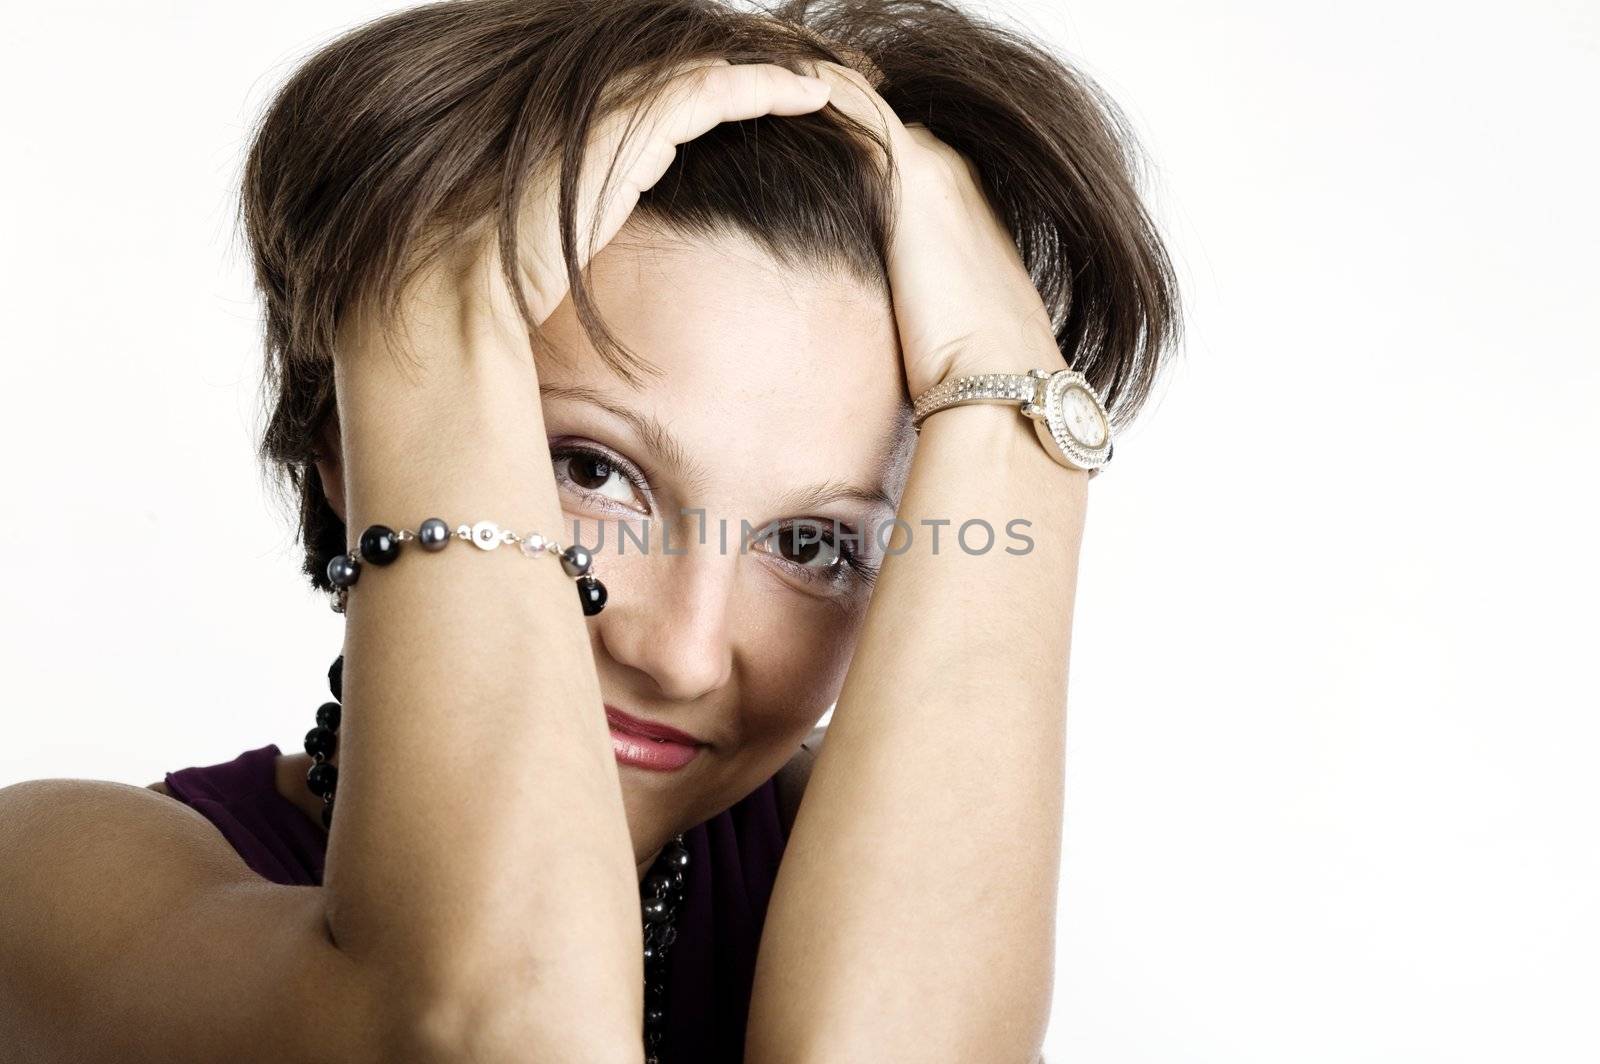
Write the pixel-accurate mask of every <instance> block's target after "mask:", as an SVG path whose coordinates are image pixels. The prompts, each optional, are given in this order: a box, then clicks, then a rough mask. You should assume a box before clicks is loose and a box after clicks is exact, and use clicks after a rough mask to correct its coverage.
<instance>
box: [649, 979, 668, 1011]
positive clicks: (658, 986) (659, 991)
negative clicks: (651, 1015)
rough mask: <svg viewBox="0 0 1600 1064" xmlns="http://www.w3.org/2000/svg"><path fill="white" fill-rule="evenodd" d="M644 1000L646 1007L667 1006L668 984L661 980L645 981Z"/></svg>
mask: <svg viewBox="0 0 1600 1064" xmlns="http://www.w3.org/2000/svg"><path fill="white" fill-rule="evenodd" d="M644 1000H645V1004H646V1005H656V1006H661V1005H665V1004H666V1003H667V984H666V983H663V982H662V981H661V980H659V979H646V980H645V981H644Z"/></svg>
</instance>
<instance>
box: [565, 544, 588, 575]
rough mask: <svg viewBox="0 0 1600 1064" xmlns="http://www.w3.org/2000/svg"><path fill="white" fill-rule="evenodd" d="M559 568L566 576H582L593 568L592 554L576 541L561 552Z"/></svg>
mask: <svg viewBox="0 0 1600 1064" xmlns="http://www.w3.org/2000/svg"><path fill="white" fill-rule="evenodd" d="M561 568H562V569H564V570H566V573H567V575H568V576H583V575H585V574H587V573H588V572H589V571H590V570H591V569H593V568H594V555H592V554H590V553H589V551H588V548H586V547H580V546H578V545H577V544H576V543H574V544H573V545H572V546H570V547H568V548H567V549H566V550H564V551H562V552H561Z"/></svg>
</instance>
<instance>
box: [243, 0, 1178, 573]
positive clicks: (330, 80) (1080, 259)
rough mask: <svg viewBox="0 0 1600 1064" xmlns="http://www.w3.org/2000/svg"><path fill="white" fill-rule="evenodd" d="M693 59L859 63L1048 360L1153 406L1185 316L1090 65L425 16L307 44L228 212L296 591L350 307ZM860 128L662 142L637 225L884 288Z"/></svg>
mask: <svg viewBox="0 0 1600 1064" xmlns="http://www.w3.org/2000/svg"><path fill="white" fill-rule="evenodd" d="M711 57H726V58H727V59H729V60H731V61H732V62H735V63H740V62H768V63H781V64H783V65H785V66H787V67H789V68H790V69H792V70H797V71H799V70H803V69H804V68H803V66H802V64H804V63H805V62H808V61H814V60H827V61H830V62H837V63H841V64H844V65H853V66H855V67H856V68H857V69H862V70H870V71H871V72H872V75H873V79H874V81H875V83H876V88H877V91H878V93H879V94H880V95H881V96H882V97H883V98H884V100H885V101H886V102H887V103H888V104H889V105H890V106H891V107H893V108H894V111H895V113H896V114H897V115H899V116H900V118H901V119H902V120H903V121H916V122H920V123H921V124H923V125H924V126H926V127H927V128H928V130H929V131H930V132H931V133H933V134H934V135H935V136H937V137H938V138H939V139H941V140H943V141H945V142H946V143H948V144H949V145H950V146H952V147H953V148H955V149H957V150H958V151H960V152H961V153H962V154H964V155H965V156H966V157H967V158H969V159H970V160H972V162H973V163H974V164H975V166H976V167H977V169H978V171H979V173H980V175H981V177H982V179H983V183H984V187H985V191H986V192H987V194H988V196H989V198H990V199H991V200H992V201H993V202H994V204H995V205H996V207H997V208H998V210H999V213H1000V217H1001V218H1003V219H1004V221H1005V222H1006V224H1007V225H1008V226H1009V228H1010V230H1011V232H1012V234H1013V235H1014V237H1015V240H1016V243H1017V247H1018V249H1019V250H1020V252H1021V255H1022V259H1023V261H1024V263H1025V264H1026V265H1027V267H1028V270H1029V272H1030V275H1031V276H1032V279H1033V281H1034V284H1035V286H1036V287H1037V288H1038V290H1039V293H1040V295H1041V296H1042V297H1043V300H1044V304H1045V306H1046V307H1047V308H1048V310H1049V311H1050V313H1051V316H1052V321H1053V323H1054V327H1055V333H1056V338H1057V341H1058V345H1059V347H1060V349H1061V351H1062V353H1063V355H1064V357H1065V358H1066V359H1067V361H1068V362H1069V363H1070V364H1071V365H1073V366H1075V367H1076V368H1078V369H1080V370H1082V371H1083V372H1084V373H1085V374H1086V375H1087V377H1088V378H1089V380H1090V382H1091V383H1092V384H1093V385H1094V386H1095V388H1096V389H1097V390H1098V391H1099V392H1100V394H1101V395H1102V396H1104V397H1105V399H1106V402H1107V405H1108V407H1109V408H1110V410H1111V412H1112V416H1113V421H1114V423H1116V424H1119V425H1121V424H1125V423H1126V422H1127V421H1128V420H1129V419H1131V418H1132V416H1133V415H1134V413H1135V412H1136V411H1137V410H1138V408H1139V407H1140V406H1141V405H1142V404H1143V403H1144V401H1145V400H1146V399H1147V398H1148V396H1149V394H1150V390H1151V387H1152V384H1153V382H1154V380H1155V378H1156V376H1157V372H1158V370H1159V368H1160V365H1161V364H1162V362H1163V361H1164V356H1165V354H1166V353H1167V352H1168V350H1169V349H1170V348H1172V346H1173V345H1174V342H1175V340H1176V338H1177V335H1178V332H1179V328H1180V315H1179V311H1178V295H1177V286H1176V282H1175V279H1174V276H1173V270H1172V266H1171V263H1170V261H1169V259H1168V256H1167V253H1166V250H1165V249H1164V247H1163V245H1162V241H1161V239H1160V237H1159V235H1158V233H1157V232H1156V229H1155V227H1154V225H1153V224H1152V222H1151V220H1150V218H1149V215H1148V214H1147V212H1146V209H1145V207H1144V204H1143V203H1142V202H1141V199H1140V196H1139V192H1138V189H1137V181H1138V177H1139V169H1140V156H1139V152H1138V149H1137V146H1136V143H1135V140H1134V137H1133V135H1132V134H1131V132H1130V131H1129V129H1128V126H1127V123H1126V121H1125V119H1124V118H1123V117H1122V115H1121V112H1120V111H1119V109H1118V108H1117V107H1116V106H1115V105H1114V104H1113V103H1112V102H1111V101H1110V100H1109V99H1108V98H1107V97H1106V96H1105V95H1104V93H1103V92H1102V91H1101V90H1100V89H1099V88H1098V87H1097V86H1096V85H1095V84H1094V83H1093V82H1092V81H1091V80H1090V79H1088V78H1087V77H1086V76H1085V75H1084V74H1082V73H1080V72H1079V71H1077V70H1075V69H1074V68H1073V67H1072V66H1071V65H1070V64H1069V63H1068V62H1066V61H1065V60H1063V59H1061V58H1059V57H1057V56H1055V55H1053V54H1051V53H1050V52H1049V51H1047V50H1046V49H1044V48H1042V47H1040V46H1039V45H1037V44H1035V43H1033V42H1031V41H1029V40H1027V39H1026V38H1024V37H1023V36H1021V35H1020V34H1018V33H1017V32H1016V31H1014V30H1011V29H1009V28H1005V27H1002V26H999V25H996V24H992V23H989V22H985V21H982V20H980V19H978V18H976V17H974V16H972V15H970V14H968V13H966V12H963V11H961V10H960V9H959V8H957V7H956V6H955V5H953V4H951V3H947V2H944V0H831V2H825V3H813V2H810V0H789V2H783V3H779V4H777V5H776V6H774V7H771V8H768V9H766V10H764V11H762V12H760V13H754V12H750V11H744V10H737V9H734V8H732V7H731V6H730V5H729V4H728V3H725V2H723V0H447V2H442V3H431V4H426V5H424V6H420V7H414V8H410V9H407V10H403V11H399V12H396V13H394V14H390V15H387V16H384V17H381V18H378V19H376V20H373V21H371V22H368V23H365V24H363V25H361V26H358V27H356V28H355V29H352V30H350V31H349V32H347V33H344V34H343V35H341V36H339V37H338V38H337V39H335V40H334V41H332V42H331V43H329V44H327V45H325V46H323V47H322V48H320V49H319V50H317V51H316V52H315V53H314V54H313V55H311V56H310V57H309V58H308V59H307V60H306V61H305V62H304V63H303V64H302V65H300V66H299V67H298V68H297V69H296V70H295V71H294V73H293V74H292V75H291V76H290V78H289V79H288V81H287V83H286V84H284V86H283V87H282V88H281V89H280V90H279V91H278V93H277V94H276V96H275V97H274V98H273V99H272V101H271V102H270V104H269V105H268V107H267V109H266V111H265V113H264V114H263V115H262V117H261V119H260V121H259V123H258V125H257V127H256V130H255V133H254V136H253V139H252V142H251V144H250V148H249V153H248V157H247V159H246V164H245V170H244V176H243V182H242V186H243V187H242V190H241V203H240V221H241V224H242V226H243V228H244V231H245V237H246V240H247V242H248V246H249V249H250V253H251V256H252V260H253V265H254V269H255V279H256V286H257V289H258V291H259V292H260V293H261V295H262V298H263V300H264V302H265V335H264V344H265V349H266V352H265V353H266V373H265V377H264V380H263V384H264V390H265V398H266V402H267V405H268V408H269V416H268V420H267V422H266V425H265V428H264V430H263V432H262V436H261V439H260V442H259V456H260V458H261V460H262V461H263V463H264V464H265V468H266V469H267V470H269V471H270V472H271V473H272V474H273V475H274V479H275V481H276V484H277V486H278V487H279V488H280V489H281V490H282V491H283V492H284V493H285V494H287V495H289V496H290V497H292V499H293V501H294V503H295V505H296V507H297V509H298V513H299V529H298V532H299V539H300V542H301V543H302V544H303V545H304V548H305V558H304V572H305V573H306V575H308V576H309V577H310V578H311V583H312V585H313V586H314V587H316V588H317V589H319V590H323V591H327V590H331V587H330V585H329V584H328V579H327V574H326V567H327V563H328V560H329V559H330V558H331V557H332V556H333V555H335V554H339V553H342V552H343V551H344V550H345V549H346V545H347V539H346V530H345V527H344V523H343V521H341V520H340V518H339V517H338V515H337V514H336V513H334V511H333V509H332V508H331V507H330V506H329V504H328V500H327V496H326V495H325V494H324V491H323V486H322V483H321V480H320V478H319V476H318V474H317V470H316V467H315V466H314V465H313V462H314V461H315V459H316V457H317V439H318V435H319V433H320V431H321V430H322V428H323V427H324V425H325V423H326V422H327V421H328V419H329V418H330V417H331V416H333V414H334V411H335V403H334V394H333V390H334V389H333V372H332V369H333V367H332V352H333V342H334V336H335V335H336V333H337V330H338V326H339V323H340V321H341V315H342V314H344V313H345V312H346V311H347V310H348V309H349V308H350V307H352V306H355V305H357V304H359V303H364V302H365V301H367V300H369V299H370V300H372V301H374V304H375V305H377V306H380V307H389V308H393V307H394V306H395V305H396V302H397V300H398V299H399V294H400V293H401V292H402V291H403V290H404V288H405V286H406V284H407V282H408V280H409V279H410V278H411V277H413V276H415V275H416V273H417V272H418V271H419V270H421V269H422V268H423V267H424V266H426V265H427V264H428V263H429V262H430V261H431V259H430V256H435V255H437V254H439V253H442V252H443V251H444V250H445V249H446V247H447V245H448V244H449V242H450V239H451V234H464V233H467V232H482V231H484V227H485V226H488V225H492V226H497V227H499V230H500V233H501V239H502V240H505V239H508V238H511V239H514V231H515V227H514V224H513V217H514V210H515V203H516V202H517V200H516V199H515V198H513V197H512V195H511V194H510V193H511V192H513V191H517V192H520V190H521V188H522V185H521V180H522V178H523V177H524V176H525V175H526V174H528V173H529V172H530V171H531V170H532V169H533V168H534V167H535V166H537V165H538V163H539V162H540V161H542V160H545V159H551V158H554V157H555V155H554V153H557V152H560V151H561V150H562V149H561V146H562V145H566V144H576V143H583V141H584V139H585V135H586V131H587V129H588V127H589V126H590V125H591V124H592V123H593V122H594V121H595V120H597V119H598V118H600V117H603V115H604V113H605V110H604V109H603V108H609V107H611V106H629V105H632V104H636V103H637V102H638V101H639V100H640V99H641V98H643V96H644V95H645V94H646V93H648V92H650V91H652V90H653V89H654V87H655V86H656V85H659V84H660V82H661V81H662V80H664V78H665V77H666V76H667V75H668V74H670V72H671V69H672V68H675V67H676V66H677V65H678V64H681V63H683V62H685V61H690V60H696V59H703V58H711ZM873 68H875V69H873ZM621 75H626V76H625V77H619V76H621ZM613 79H618V80H617V81H613ZM619 84H620V85H623V86H624V89H625V91H623V92H622V93H620V94H613V92H612V88H613V87H614V86H615V85H619ZM603 89H604V90H606V92H605V95H604V97H602V90H603ZM862 132H863V131H862V129H861V127H858V126H853V124H850V123H848V121H847V120H846V119H844V118H843V117H842V116H841V115H840V114H839V113H838V112H837V111H834V110H832V109H824V110H823V111H820V112H814V113H809V114H804V115H797V116H782V117H777V116H764V117H760V118H756V119H753V120H749V121H744V122H733V123H724V124H723V125H720V126H718V127H716V128H714V129H712V130H710V131H709V132H707V133H705V134H703V135H702V136H699V137H697V138H695V139H694V140H693V141H692V142H691V143H690V145H688V146H686V147H685V148H684V149H680V151H679V152H678V156H677V159H676V160H675V161H674V163H673V164H672V167H671V169H669V170H668V171H667V173H666V175H665V176H664V177H663V178H662V179H661V181H659V182H658V183H657V184H656V186H655V187H654V188H652V189H650V190H648V191H646V192H645V193H644V194H643V195H642V196H641V198H640V201H639V203H638V205H637V207H636V208H635V211H634V214H635V216H636V217H639V216H642V219H645V220H649V221H653V222H658V223H663V224H664V225H666V226H667V227H669V228H671V229H674V230H676V231H680V232H682V233H685V234H689V235H693V234H696V233H699V234H712V233H717V232H723V231H730V230H733V231H739V232H742V233H744V234H747V235H748V236H749V237H751V238H753V239H755V240H756V241H757V242H758V243H760V244H761V245H762V246H763V247H765V248H766V249H767V250H769V251H770V252H771V253H772V254H774V256H775V257H777V258H778V259H779V260H780V261H783V260H788V261H793V262H798V263H809V264H813V265H818V264H827V265H832V266H835V267H839V268H842V269H845V270H847V271H849V272H850V273H852V274H853V275H855V276H859V277H861V278H863V279H867V280H871V281H873V282H874V283H877V284H881V285H882V286H883V288H884V290H885V291H887V247H888V232H889V226H890V224H891V220H892V210H893V206H892V204H891V203H890V201H889V197H888V194H887V191H888V190H887V188H886V182H884V181H883V180H882V178H881V176H880V173H879V170H878V166H877V164H876V162H875V161H874V156H873V154H872V153H871V149H869V148H867V147H866V146H865V145H864V144H863V143H862V142H861V140H860V135H861V134H862ZM576 178H577V175H576V173H575V171H573V170H572V169H571V168H570V167H569V168H567V170H566V171H565V172H564V174H563V179H562V180H563V191H562V210H561V214H562V227H563V231H564V233H565V239H566V240H567V241H568V242H569V243H575V240H576V238H577V237H576V234H575V233H574V232H573V230H574V221H573V213H574V212H573V209H572V204H571V198H572V195H573V191H572V190H573V186H574V185H575V184H576ZM506 261H507V262H514V261H515V259H514V257H508V258H507V259H506ZM508 281H509V282H510V283H511V285H512V287H513V291H514V292H518V293H520V289H519V288H518V287H517V282H516V280H515V279H514V278H509V277H508ZM571 298H572V300H573V302H574V306H575V309H576V310H577V312H578V315H579V319H580V321H581V322H582V324H583V327H584V328H585V330H586V331H587V332H588V333H589V335H590V336H591V338H592V339H593V341H594V343H595V346H596V348H597V349H598V350H599V352H600V353H601V356H602V357H603V358H605V359H606V361H607V362H608V363H609V364H610V365H612V366H613V367H614V368H616V369H617V370H618V372H619V373H622V374H623V375H624V376H625V377H629V378H630V379H631V378H632V371H631V368H630V367H631V366H637V365H640V364H641V361H640V360H638V359H637V358H636V357H635V356H633V355H632V353H631V352H627V351H626V349H625V348H623V347H622V346H621V345H620V344H619V343H618V342H617V341H616V340H615V338H614V337H613V336H612V335H611V334H610V332H609V331H608V330H606V328H605V326H604V323H603V322H602V321H601V320H600V318H599V315H598V313H597V312H596V311H595V309H594V307H593V304H592V301H591V299H590V296H589V293H588V289H587V286H586V285H585V283H584V279H583V277H582V276H581V274H580V275H575V276H574V278H573V284H572V294H571ZM523 313H524V317H525V318H528V314H527V310H526V307H525V306H524V308H523ZM527 325H528V329H529V332H530V334H534V335H536V334H537V331H538V330H537V323H535V322H534V321H532V320H531V318H530V319H529V320H527Z"/></svg>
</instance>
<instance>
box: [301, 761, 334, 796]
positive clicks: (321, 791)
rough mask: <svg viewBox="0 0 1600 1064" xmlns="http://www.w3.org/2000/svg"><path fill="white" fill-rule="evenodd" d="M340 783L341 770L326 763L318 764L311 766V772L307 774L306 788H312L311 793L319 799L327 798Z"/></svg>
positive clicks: (320, 762)
mask: <svg viewBox="0 0 1600 1064" xmlns="http://www.w3.org/2000/svg"><path fill="white" fill-rule="evenodd" d="M338 782H339V770H338V769H337V768H335V767H334V766H332V765H330V764H328V762H326V761H319V762H317V763H316V764H315V765H312V766H311V771H310V772H307V773H306V786H307V787H310V788H311V793H312V794H314V795H316V796H317V797H318V798H325V797H327V796H328V795H329V794H330V793H332V791H333V788H334V786H335V785H336V784H337V783H338Z"/></svg>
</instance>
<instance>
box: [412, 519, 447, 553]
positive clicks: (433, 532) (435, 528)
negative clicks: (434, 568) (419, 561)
mask: <svg viewBox="0 0 1600 1064" xmlns="http://www.w3.org/2000/svg"><path fill="white" fill-rule="evenodd" d="M417 542H418V543H420V544H422V549H423V550H444V548H445V546H446V545H447V544H448V543H449V542H450V526H449V525H447V524H445V523H444V521H442V520H441V519H439V518H437V517H430V518H428V519H427V520H426V521H424V522H422V526H421V527H420V528H418V529H417Z"/></svg>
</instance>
